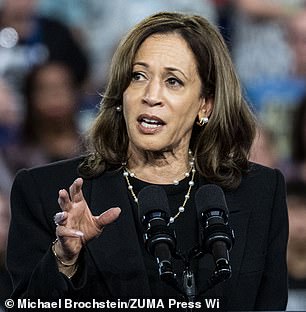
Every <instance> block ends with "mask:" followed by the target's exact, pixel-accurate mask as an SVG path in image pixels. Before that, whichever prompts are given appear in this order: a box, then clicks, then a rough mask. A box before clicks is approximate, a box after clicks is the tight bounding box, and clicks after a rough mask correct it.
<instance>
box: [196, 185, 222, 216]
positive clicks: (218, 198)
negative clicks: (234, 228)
mask: <svg viewBox="0 0 306 312" xmlns="http://www.w3.org/2000/svg"><path fill="white" fill-rule="evenodd" d="M195 204H196V208H197V212H198V214H199V215H200V214H201V213H203V212H204V213H205V212H207V211H210V210H222V211H224V212H225V214H226V215H227V214H228V208H227V205H226V201H225V195H224V192H223V190H222V188H221V187H219V186H218V185H215V184H206V185H203V186H201V187H200V188H199V189H198V191H197V192H196V195H195Z"/></svg>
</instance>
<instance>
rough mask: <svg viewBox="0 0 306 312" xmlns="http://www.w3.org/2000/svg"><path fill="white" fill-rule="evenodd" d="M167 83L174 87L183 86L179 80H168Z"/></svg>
mask: <svg viewBox="0 0 306 312" xmlns="http://www.w3.org/2000/svg"><path fill="white" fill-rule="evenodd" d="M167 83H168V84H169V85H170V86H172V87H179V86H182V85H183V82H182V81H181V80H179V79H177V78H173V77H172V78H168V79H167Z"/></svg>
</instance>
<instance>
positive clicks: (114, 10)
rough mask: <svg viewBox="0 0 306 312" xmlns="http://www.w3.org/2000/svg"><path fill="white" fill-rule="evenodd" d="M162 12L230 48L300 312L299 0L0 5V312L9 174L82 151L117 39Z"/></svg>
mask: <svg viewBox="0 0 306 312" xmlns="http://www.w3.org/2000/svg"><path fill="white" fill-rule="evenodd" d="M166 10H170V11H179V12H187V13H196V14H199V15H202V16H204V17H206V18H207V19H208V20H209V21H211V22H213V23H214V24H215V25H216V26H217V27H219V29H220V31H221V33H222V34H223V36H224V39H225V40H226V42H227V44H228V48H229V50H230V52H231V54H232V57H233V60H234V63H235V66H236V69H237V71H238V74H239V76H240V79H241V84H242V87H243V90H244V92H245V96H246V98H247V99H248V102H249V105H250V106H251V107H252V109H253V110H254V113H255V114H256V115H257V116H258V120H259V125H260V126H259V128H258V131H257V137H256V139H255V142H254V145H253V147H252V150H251V154H250V158H251V160H252V161H255V162H259V163H261V164H263V165H265V166H269V167H272V168H278V169H280V170H281V171H282V172H283V174H284V175H285V177H286V180H287V193H288V211H289V225H290V237H289V245H288V271H289V286H290V296H289V302H288V311H293V310H294V311H306V222H305V221H306V3H305V0H192V1H190V0H146V1H142V0H129V1H126V0H111V1H101V0H0V311H1V303H2V302H3V301H4V299H6V298H8V297H9V294H10V291H11V285H10V279H9V276H8V274H7V272H6V270H5V260H4V259H5V249H6V238H7V233H8V227H9V218H10V215H9V194H10V188H11V185H12V181H13V178H14V176H15V174H16V172H17V171H18V170H20V169H21V168H28V167H33V166H39V165H43V164H46V163H48V162H51V161H56V160H61V159H66V158H70V157H74V156H78V155H80V154H82V152H84V139H85V138H86V130H87V129H88V126H89V124H90V122H91V120H92V119H93V117H94V116H95V114H96V112H97V109H98V106H99V102H100V99H101V96H102V94H103V87H104V84H105V81H106V80H107V75H108V69H109V65H110V61H111V57H112V53H113V51H114V49H115V47H116V45H117V44H118V41H119V40H120V38H121V37H122V36H123V35H124V34H125V32H126V31H127V30H128V29H129V28H130V27H131V26H132V25H134V24H135V23H136V22H138V21H140V20H141V19H142V18H143V17H144V16H147V15H150V14H152V13H154V12H157V11H166ZM20 243H21V244H22V238H20Z"/></svg>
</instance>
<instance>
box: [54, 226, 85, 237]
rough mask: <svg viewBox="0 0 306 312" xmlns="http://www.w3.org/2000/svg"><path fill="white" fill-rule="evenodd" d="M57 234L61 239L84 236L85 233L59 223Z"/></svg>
mask: <svg viewBox="0 0 306 312" xmlns="http://www.w3.org/2000/svg"><path fill="white" fill-rule="evenodd" d="M56 236H57V237H58V238H59V239H60V240H62V239H65V238H83V236H84V233H83V232H81V231H79V230H74V229H70V228H67V227H65V226H63V225H58V226H57V227H56Z"/></svg>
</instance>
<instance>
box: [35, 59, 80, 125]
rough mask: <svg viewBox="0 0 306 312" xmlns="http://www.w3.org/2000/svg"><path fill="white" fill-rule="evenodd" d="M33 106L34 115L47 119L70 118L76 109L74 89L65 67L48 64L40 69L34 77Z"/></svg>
mask: <svg viewBox="0 0 306 312" xmlns="http://www.w3.org/2000/svg"><path fill="white" fill-rule="evenodd" d="M35 83H36V85H35V89H34V90H33V104H34V105H33V106H34V110H35V111H36V115H38V116H39V117H40V118H43V119H48V120H61V119H66V118H70V116H71V115H73V114H74V112H75V110H76V105H77V103H76V98H75V93H76V91H75V89H74V87H73V83H72V77H71V74H70V72H69V71H68V69H67V68H66V67H63V66H62V65H60V64H49V65H47V66H46V67H44V68H42V69H40V71H39V73H38V74H37V76H36V79H35Z"/></svg>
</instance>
